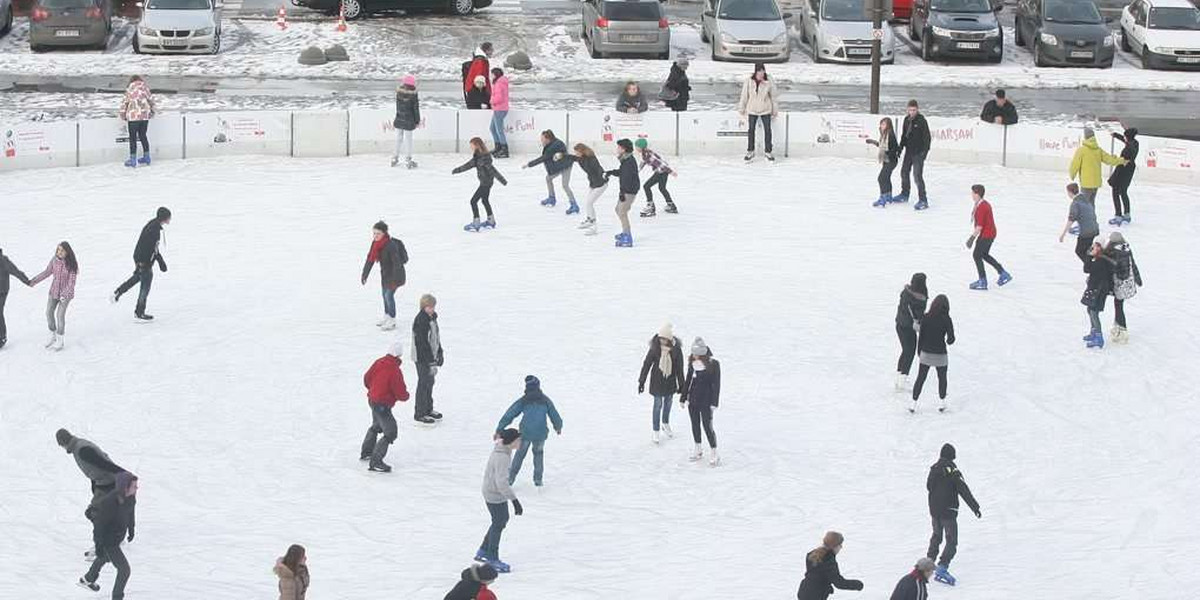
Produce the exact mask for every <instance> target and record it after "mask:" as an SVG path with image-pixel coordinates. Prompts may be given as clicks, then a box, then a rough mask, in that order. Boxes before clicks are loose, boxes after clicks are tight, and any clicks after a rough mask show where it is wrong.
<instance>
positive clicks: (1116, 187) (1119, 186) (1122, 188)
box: [1108, 127, 1140, 226]
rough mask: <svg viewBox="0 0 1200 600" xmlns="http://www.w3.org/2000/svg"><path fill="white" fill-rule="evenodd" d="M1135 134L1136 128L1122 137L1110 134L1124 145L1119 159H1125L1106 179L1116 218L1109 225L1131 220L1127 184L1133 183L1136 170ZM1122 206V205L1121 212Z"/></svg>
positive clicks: (1119, 224) (1122, 223)
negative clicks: (1110, 189)
mask: <svg viewBox="0 0 1200 600" xmlns="http://www.w3.org/2000/svg"><path fill="white" fill-rule="evenodd" d="M1137 134H1138V130H1137V127H1130V128H1129V129H1126V130H1125V134H1124V135H1122V134H1120V133H1114V134H1112V136H1113V137H1114V138H1116V139H1117V140H1120V141H1121V143H1123V144H1125V147H1124V148H1122V149H1121V158H1123V159H1125V164H1123V165H1121V166H1119V167H1117V168H1116V169H1113V172H1112V175H1109V177H1108V185H1111V186H1112V194H1113V210H1114V211H1116V216H1115V217H1113V218H1112V219H1110V220H1109V221H1108V224H1109V225H1117V226H1121V225H1128V224H1129V222H1130V221H1131V220H1132V217H1131V216H1130V215H1129V184H1130V183H1133V171H1134V170H1135V169H1136V168H1137V157H1138V148H1139V146H1140V144H1138V141H1137ZM1122 204H1123V205H1124V209H1123V210H1122Z"/></svg>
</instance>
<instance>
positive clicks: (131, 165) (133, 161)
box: [125, 156, 137, 169]
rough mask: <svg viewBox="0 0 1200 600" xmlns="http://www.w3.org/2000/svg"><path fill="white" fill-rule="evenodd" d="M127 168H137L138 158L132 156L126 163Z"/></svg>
mask: <svg viewBox="0 0 1200 600" xmlns="http://www.w3.org/2000/svg"><path fill="white" fill-rule="evenodd" d="M125 166H127V167H129V168H130V169H132V168H134V167H136V166H137V157H135V156H130V157H129V160H127V161H125Z"/></svg>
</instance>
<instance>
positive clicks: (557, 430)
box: [554, 429, 562, 435]
mask: <svg viewBox="0 0 1200 600" xmlns="http://www.w3.org/2000/svg"><path fill="white" fill-rule="evenodd" d="M554 433H555V435H562V429H555V430H554Z"/></svg>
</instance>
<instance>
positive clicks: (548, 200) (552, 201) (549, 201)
mask: <svg viewBox="0 0 1200 600" xmlns="http://www.w3.org/2000/svg"><path fill="white" fill-rule="evenodd" d="M555 204H558V200H556V199H555V198H554V196H550V197H549V198H546V199H545V200H542V206H550V207H553V206H554V205H555Z"/></svg>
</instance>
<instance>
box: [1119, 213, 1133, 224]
mask: <svg viewBox="0 0 1200 600" xmlns="http://www.w3.org/2000/svg"><path fill="white" fill-rule="evenodd" d="M1132 222H1133V215H1130V214H1129V213H1125V216H1124V217H1121V225H1128V224H1130V223H1132Z"/></svg>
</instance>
